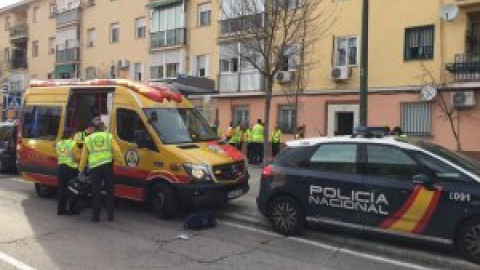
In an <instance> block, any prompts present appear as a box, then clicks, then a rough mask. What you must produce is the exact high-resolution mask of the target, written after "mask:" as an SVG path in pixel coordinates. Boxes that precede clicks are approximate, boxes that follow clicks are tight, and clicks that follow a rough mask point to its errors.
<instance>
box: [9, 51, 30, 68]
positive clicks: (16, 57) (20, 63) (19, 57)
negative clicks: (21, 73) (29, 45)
mask: <svg viewBox="0 0 480 270" xmlns="http://www.w3.org/2000/svg"><path fill="white" fill-rule="evenodd" d="M27 67H28V65H27V50H26V49H13V50H12V59H11V60H10V68H11V69H24V68H25V69H26V68H27Z"/></svg>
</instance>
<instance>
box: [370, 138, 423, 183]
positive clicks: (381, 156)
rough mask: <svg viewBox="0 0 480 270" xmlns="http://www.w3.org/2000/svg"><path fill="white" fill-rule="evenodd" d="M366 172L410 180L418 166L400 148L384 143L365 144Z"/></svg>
mask: <svg viewBox="0 0 480 270" xmlns="http://www.w3.org/2000/svg"><path fill="white" fill-rule="evenodd" d="M366 167H367V168H366V169H367V174H368V175H373V176H384V177H394V178H402V179H405V180H409V181H410V180H412V177H413V176H414V175H416V174H419V173H420V167H419V166H418V165H417V163H416V162H415V160H413V159H412V158H411V157H410V156H409V155H407V154H406V153H405V152H403V151H402V150H400V149H397V148H394V147H391V146H386V145H367V166H366Z"/></svg>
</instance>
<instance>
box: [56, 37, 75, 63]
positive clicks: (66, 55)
mask: <svg viewBox="0 0 480 270" xmlns="http://www.w3.org/2000/svg"><path fill="white" fill-rule="evenodd" d="M79 51H80V48H79V42H78V40H68V41H67V42H66V43H65V44H62V45H58V46H57V50H56V63H57V64H58V63H69V62H78V61H79Z"/></svg>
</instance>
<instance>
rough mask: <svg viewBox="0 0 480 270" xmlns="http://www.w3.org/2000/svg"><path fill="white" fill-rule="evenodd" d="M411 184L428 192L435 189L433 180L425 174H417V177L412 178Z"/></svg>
mask: <svg viewBox="0 0 480 270" xmlns="http://www.w3.org/2000/svg"><path fill="white" fill-rule="evenodd" d="M412 182H413V183H414V184H415V185H421V186H423V187H424V188H426V189H428V190H434V189H435V187H434V183H435V182H434V181H433V179H432V178H431V177H430V176H428V175H426V174H418V175H415V176H413V178H412Z"/></svg>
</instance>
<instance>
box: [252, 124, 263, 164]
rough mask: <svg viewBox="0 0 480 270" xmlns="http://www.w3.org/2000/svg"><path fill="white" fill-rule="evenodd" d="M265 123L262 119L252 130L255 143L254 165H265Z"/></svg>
mask: <svg viewBox="0 0 480 270" xmlns="http://www.w3.org/2000/svg"><path fill="white" fill-rule="evenodd" d="M263 130H264V128H263V123H262V120H261V119H258V120H257V123H256V124H255V125H254V126H253V128H252V142H253V156H252V161H253V163H254V164H255V163H257V164H258V163H263V142H264V138H265V136H264V134H263Z"/></svg>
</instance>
